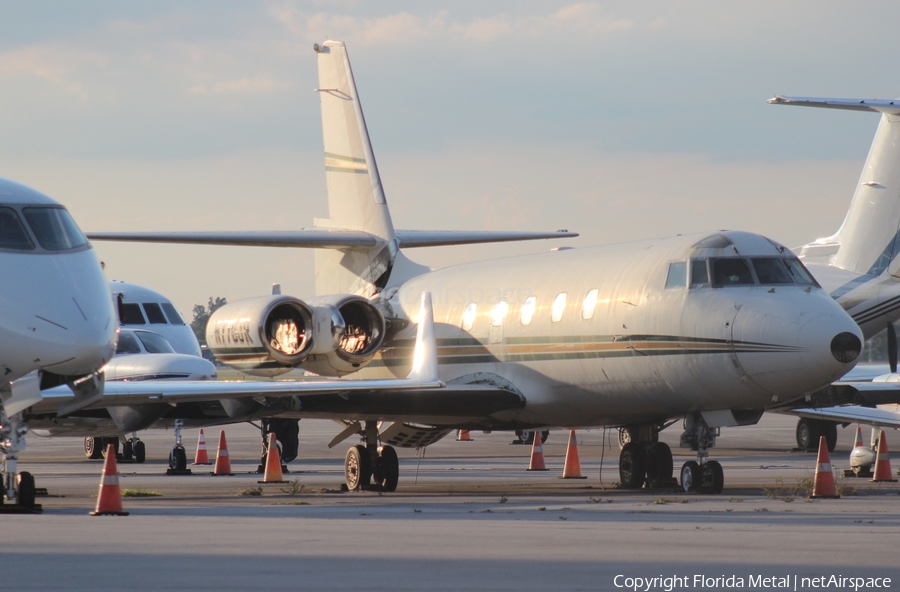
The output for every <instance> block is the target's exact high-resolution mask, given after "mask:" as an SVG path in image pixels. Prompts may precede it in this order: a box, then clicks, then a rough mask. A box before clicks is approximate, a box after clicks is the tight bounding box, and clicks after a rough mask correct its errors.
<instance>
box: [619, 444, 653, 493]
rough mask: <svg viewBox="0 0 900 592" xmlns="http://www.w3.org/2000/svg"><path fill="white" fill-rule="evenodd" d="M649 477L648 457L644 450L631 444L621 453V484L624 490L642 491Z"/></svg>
mask: <svg viewBox="0 0 900 592" xmlns="http://www.w3.org/2000/svg"><path fill="white" fill-rule="evenodd" d="M646 475H647V455H646V454H645V453H644V448H643V447H642V446H641V445H640V444H638V443H636V442H629V443H628V444H626V445H625V447H624V448H622V451H621V452H620V453H619V482H620V483H621V484H622V488H623V489H640V488H641V487H642V486H643V485H644V479H645V477H646Z"/></svg>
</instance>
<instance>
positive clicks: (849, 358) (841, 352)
mask: <svg viewBox="0 0 900 592" xmlns="http://www.w3.org/2000/svg"><path fill="white" fill-rule="evenodd" d="M861 351H862V342H861V341H860V340H859V337H857V336H856V335H854V334H853V333H850V332H849V331H844V332H843V333H838V334H837V335H835V336H834V339H832V340H831V355H833V356H834V359H835V360H837V361H838V362H841V363H842V364H849V363H850V362H854V361H856V358H858V357H859V352H861Z"/></svg>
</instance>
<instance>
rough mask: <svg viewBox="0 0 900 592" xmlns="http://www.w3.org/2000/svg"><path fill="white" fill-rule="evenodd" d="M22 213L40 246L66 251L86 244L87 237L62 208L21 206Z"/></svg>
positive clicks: (49, 249) (50, 249) (51, 249)
mask: <svg viewBox="0 0 900 592" xmlns="http://www.w3.org/2000/svg"><path fill="white" fill-rule="evenodd" d="M22 214H23V215H24V216H25V220H26V222H28V226H30V227H31V231H32V232H33V233H34V236H36V237H37V240H38V242H39V243H40V245H41V247H43V248H44V249H46V250H48V251H68V250H71V249H76V248H78V247H83V246H84V245H86V244H87V239H86V238H85V237H84V235H83V234H81V230H79V229H78V226H76V225H75V221H74V220H72V217H71V216H69V212H67V211H66V210H65V209H64V208H57V207H31V208H22Z"/></svg>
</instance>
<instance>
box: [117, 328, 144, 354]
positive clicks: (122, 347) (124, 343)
mask: <svg viewBox="0 0 900 592" xmlns="http://www.w3.org/2000/svg"><path fill="white" fill-rule="evenodd" d="M139 353H141V346H140V345H138V342H137V339H135V338H134V335H132V334H131V333H126V332H124V331H123V332H121V333H119V343H118V345H116V354H117V355H118V354H139Z"/></svg>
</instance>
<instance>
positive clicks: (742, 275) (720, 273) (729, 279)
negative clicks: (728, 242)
mask: <svg viewBox="0 0 900 592" xmlns="http://www.w3.org/2000/svg"><path fill="white" fill-rule="evenodd" d="M710 261H711V263H712V269H713V286H715V287H716V288H723V287H728V286H752V285H753V274H752V273H750V267H748V266H747V262H746V261H744V260H743V259H741V258H739V257H727V258H720V259H711V260H710Z"/></svg>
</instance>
